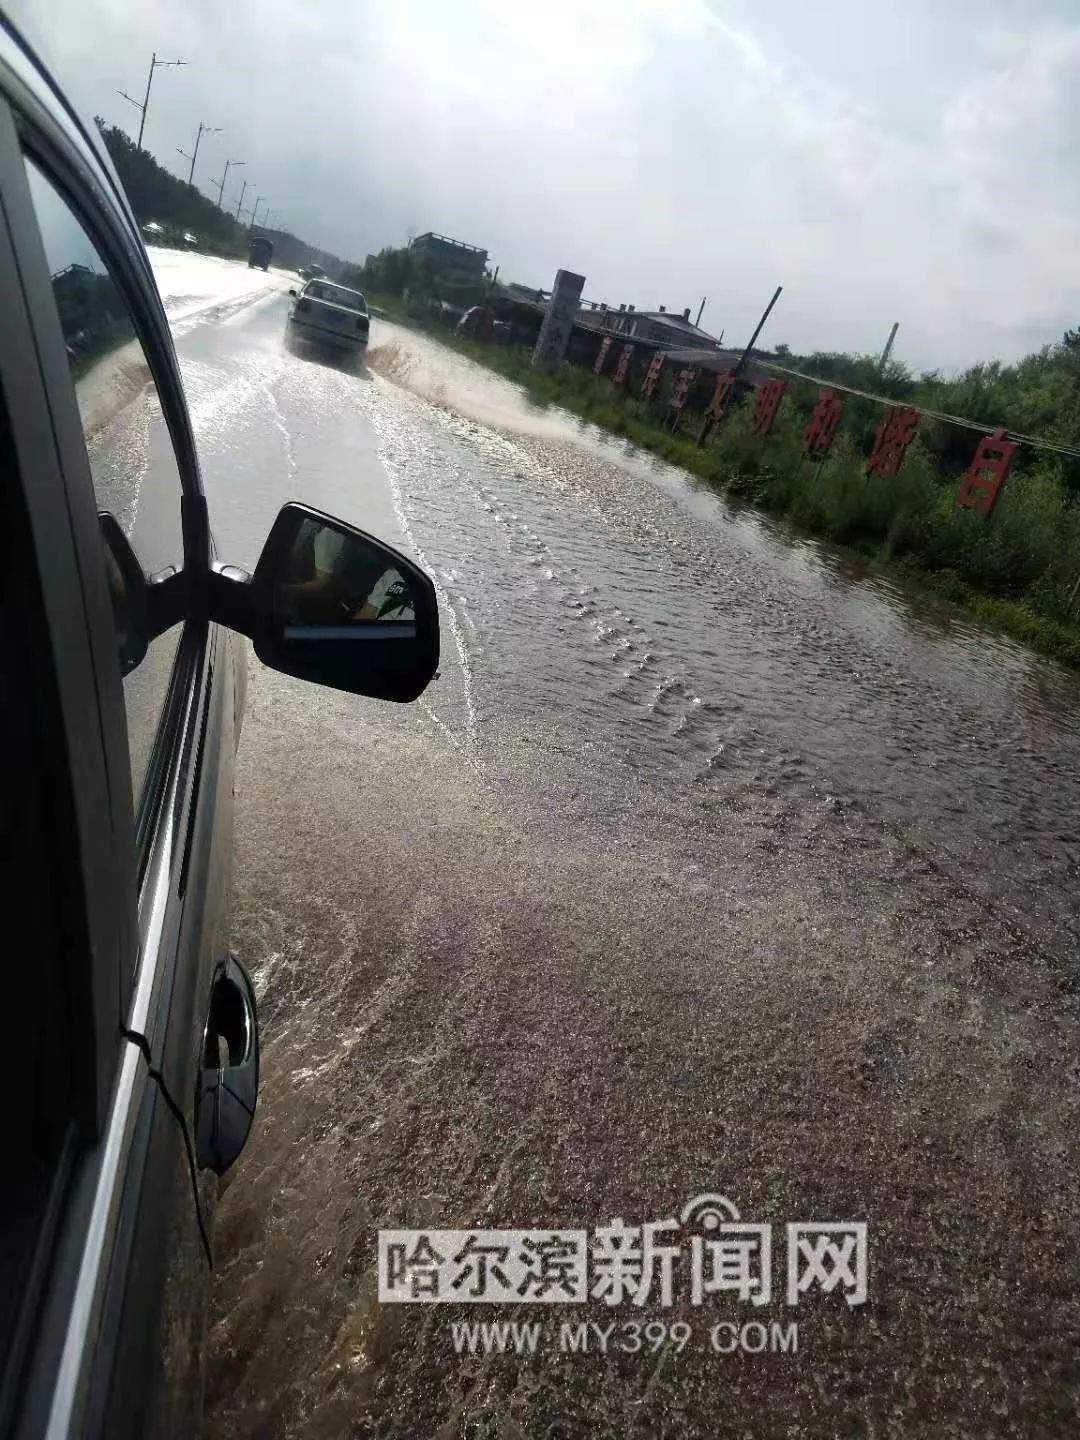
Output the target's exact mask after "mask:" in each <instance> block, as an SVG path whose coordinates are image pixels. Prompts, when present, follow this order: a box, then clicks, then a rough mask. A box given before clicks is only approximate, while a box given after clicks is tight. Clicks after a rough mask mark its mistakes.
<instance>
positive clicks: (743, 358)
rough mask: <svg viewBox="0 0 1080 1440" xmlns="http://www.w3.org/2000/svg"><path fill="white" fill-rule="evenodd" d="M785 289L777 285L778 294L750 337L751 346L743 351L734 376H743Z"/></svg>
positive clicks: (767, 306) (767, 307)
mask: <svg viewBox="0 0 1080 1440" xmlns="http://www.w3.org/2000/svg"><path fill="white" fill-rule="evenodd" d="M783 288H784V287H783V286H782V285H777V287H776V292H775V294H774V295H773V297H772V299H771V300H770V301H769V303H768V305H766V306H765V314H764V315H762V317H761V319H760V320H759V321H758V323H757V329H756V330H755V331H754V333H753V335H751V336H750V344H749V345H747V347H746V349H745V350H744V351H743V353H742V355H741V356H740V357H739V361H738V364H737V365H736V366H735V369H734V371H733V372H732V373H733V374H735V375H741V374H742V372H743V369H744V368H745V366H746V362H747V360H749V359H750V352H751V350H753V348H754V342H755V341H756V340H757V338H758V336H759V335H760V334H761V332H762V330H764V328H765V321H766V320H768V318H769V316H770V315H771V314H772V308H773V306H774V305H775V304H776V302H777V300H779V299H780V292H781V291H782V290H783Z"/></svg>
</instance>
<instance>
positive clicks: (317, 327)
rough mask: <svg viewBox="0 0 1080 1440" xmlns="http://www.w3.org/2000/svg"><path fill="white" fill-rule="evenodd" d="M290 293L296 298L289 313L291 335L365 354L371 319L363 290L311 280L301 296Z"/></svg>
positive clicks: (293, 292) (293, 291)
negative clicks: (361, 292) (348, 288)
mask: <svg viewBox="0 0 1080 1440" xmlns="http://www.w3.org/2000/svg"><path fill="white" fill-rule="evenodd" d="M289 294H290V295H292V296H295V297H296V304H295V305H294V306H293V307H292V310H291V311H290V312H289V322H288V329H289V334H290V336H292V337H293V338H294V339H301V340H310V341H314V342H316V343H319V344H324V345H332V346H334V347H335V348H337V349H341V350H349V351H351V352H352V353H353V354H356V355H360V356H362V355H363V354H364V351H365V350H366V348H367V343H368V330H369V327H370V319H369V316H368V308H367V301H366V300H365V299H364V297H363V295H361V294H360V291H359V290H347V289H346V288H345V286H344V285H335V284H334V283H333V281H331V280H309V281H308V282H307V284H306V285H305V286H304V288H303V290H301V291H300V293H299V295H297V292H296V291H295V290H290V291H289Z"/></svg>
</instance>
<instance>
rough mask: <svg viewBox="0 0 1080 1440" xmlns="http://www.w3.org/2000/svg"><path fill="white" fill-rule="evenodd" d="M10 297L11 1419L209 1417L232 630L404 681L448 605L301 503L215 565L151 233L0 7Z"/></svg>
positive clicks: (147, 1421)
mask: <svg viewBox="0 0 1080 1440" xmlns="http://www.w3.org/2000/svg"><path fill="white" fill-rule="evenodd" d="M0 286H2V293H3V324H2V325H0V512H2V513H0V552H2V553H0V727H2V732H0V738H2V742H3V743H2V745H0V767H2V771H3V773H2V777H0V855H2V860H0V875H2V876H3V881H4V890H3V899H4V902H5V903H4V936H3V973H4V981H5V989H4V994H3V1002H4V1016H5V1037H4V1044H3V1047H2V1053H3V1062H2V1063H3V1080H4V1095H5V1110H6V1114H5V1125H4V1148H3V1180H2V1183H0V1433H2V1434H4V1435H15V1436H20V1437H21V1436H37V1435H45V1434H47V1435H49V1436H50V1437H57V1440H59V1437H62V1436H84V1435H87V1436H101V1437H108V1440H115V1437H121V1436H173V1435H176V1436H184V1437H190V1436H193V1435H195V1434H196V1433H197V1432H198V1429H199V1419H200V1409H201V1399H200V1374H201V1369H200V1350H201V1344H202V1335H203V1326H204V1317H205V1313H206V1298H207V1281H208V1277H209V1274H210V1265H211V1256H212V1246H213V1228H212V1227H213V1202H214V1197H215V1193H216V1183H217V1181H216V1177H217V1176H220V1175H221V1174H223V1173H224V1172H225V1171H226V1170H227V1169H228V1167H229V1166H230V1165H231V1164H232V1162H233V1161H234V1160H235V1159H236V1157H237V1155H238V1154H239V1153H240V1150H241V1148H242V1146H243V1144H244V1142H245V1140H246V1138H247V1135H248V1131H249V1129H250V1127H251V1125H252V1123H253V1116H254V1112H255V1108H256V1099H257V1093H258V1080H259V1046H258V1030H257V1024H256V1014H255V1000H254V994H253V990H252V985H251V982H250V980H249V979H248V977H247V975H246V974H245V973H244V970H243V968H242V967H241V965H240V964H239V963H238V961H237V960H236V958H235V957H234V956H232V955H231V954H230V953H229V950H228V917H227V911H226V900H227V895H228V891H229V870H230V851H231V824H232V797H233V766H234V757H235V753H236V746H237V743H238V739H239V734H240V722H241V714H242V710H243V700H244V669H243V663H242V660H243V650H244V649H245V648H246V647H244V646H243V642H242V641H241V640H240V638H239V637H240V636H247V637H248V638H249V639H250V640H251V642H252V643H253V645H254V649H255V652H256V654H257V655H258V656H259V657H260V658H261V659H262V660H263V661H264V662H265V663H266V664H267V665H269V666H272V667H274V668H277V669H279V670H283V671H285V672H287V673H289V674H291V675H296V676H300V677H303V678H306V679H308V680H312V681H317V682H319V683H322V684H325V685H332V686H336V687H338V688H340V689H343V690H347V691H352V692H355V693H360V694H367V695H374V696H378V697H380V698H383V699H387V700H398V701H407V700H411V699H414V698H415V697H416V696H417V695H418V694H419V693H420V691H421V690H422V689H423V688H424V686H425V685H426V684H427V682H428V680H429V679H430V678H431V676H432V675H433V674H434V671H435V667H436V664H437V659H438V615H437V610H436V603H435V592H434V589H433V587H432V585H431V582H430V580H429V579H428V578H427V576H426V575H424V573H423V572H422V571H421V570H419V569H418V568H417V567H415V566H414V565H413V564H412V563H411V562H410V561H408V560H407V559H405V558H404V557H402V556H400V555H398V554H397V553H396V552H394V551H393V550H390V549H389V548H387V547H386V546H384V545H382V544H381V543H380V542H379V541H377V540H375V539H373V538H372V537H369V536H365V535H363V534H362V533H361V532H359V531H357V530H355V529H353V528H351V527H350V526H348V525H345V524H343V523H341V522H340V521H337V520H335V519H333V518H332V517H330V516H325V515H321V514H319V513H318V512H316V511H313V510H310V509H308V508H307V507H305V506H303V505H299V504H290V505H287V506H286V507H285V508H284V509H283V510H282V511H281V513H280V514H279V516H278V518H277V520H276V521H275V523H274V526H273V528H272V530H271V533H270V536H269V538H268V539H267V542H266V545H265V547H264V549H263V552H262V555H261V558H260V560H259V563H258V565H257V567H256V569H255V572H254V574H253V575H248V574H247V573H246V572H244V571H242V570H239V569H236V568H234V567H230V566H229V565H228V564H226V563H225V560H227V557H224V559H219V558H218V557H217V556H216V555H215V552H214V548H213V543H212V539H211V534H210V528H209V522H208V517H207V505H206V499H205V496H204V492H203V486H202V482H201V479H200V474H199V462H198V458H197V454H196V449H195V443H194V439H193V436H192V430H191V423H190V420H189V416H188V410H187V406H186V403H185V398H184V391H183V387H182V384H181V379H180V371H179V368H178V365H177V360H176V355H175V353H174V350H173V345H172V340H171V337H170V334H169V329H168V325H167V323H166V320H165V314H164V311H163V309H162V306H161V303H160V300H159V297H158V294H157V290H156V287H155V284H154V279H153V274H152V272H151V269H150V264H149V261H148V259H147V256H146V252H145V250H144V248H143V244H142V240H141V237H140V234H139V230H138V226H137V225H136V222H135V219H134V217H133V216H132V214H131V212H130V210H129V208H128V205H127V203H126V200H125V198H124V195H123V192H122V189H121V187H120V183H119V181H118V180H117V178H116V175H115V173H114V172H113V170H112V168H111V166H110V165H109V163H108V161H107V159H106V158H105V156H104V153H103V150H102V147H101V145H100V143H99V141H98V137H97V134H96V132H95V131H94V129H93V127H92V126H87V125H85V124H84V123H82V121H80V119H79V118H78V117H77V116H76V115H75V113H74V112H73V111H72V110H71V108H70V107H69V106H68V104H67V102H66V101H65V99H64V97H63V95H62V93H61V92H60V90H59V89H58V87H57V86H56V84H55V83H54V82H53V80H52V79H51V78H50V76H49V75H48V74H47V73H46V72H45V71H44V70H43V68H42V67H41V65H40V64H39V63H38V62H37V61H36V60H35V58H34V56H33V55H32V54H31V53H30V52H29V51H28V49H27V48H26V47H25V45H24V44H23V43H22V42H21V40H20V38H19V36H18V35H17V34H16V33H15V31H14V30H13V29H12V28H11V26H10V25H9V23H8V22H7V21H6V20H4V19H3V18H2V17H0ZM131 406H137V416H138V419H139V424H138V425H134V424H129V423H128V422H129V420H130V419H131V413H133V412H129V409H128V408H125V407H131ZM118 435H120V436H122V437H123V439H124V443H123V444H117V443H115V442H116V437H117V436H118ZM136 452H137V453H136Z"/></svg>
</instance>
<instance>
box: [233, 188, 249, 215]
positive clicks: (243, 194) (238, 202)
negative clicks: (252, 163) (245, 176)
mask: <svg viewBox="0 0 1080 1440" xmlns="http://www.w3.org/2000/svg"><path fill="white" fill-rule="evenodd" d="M247 188H248V182H247V181H246V180H245V181H244V183H243V185H242V186H241V187H240V199H239V200H237V202H236V219H237V221H239V219H240V206H241V205H243V203H244V196H245V195H246V194H247Z"/></svg>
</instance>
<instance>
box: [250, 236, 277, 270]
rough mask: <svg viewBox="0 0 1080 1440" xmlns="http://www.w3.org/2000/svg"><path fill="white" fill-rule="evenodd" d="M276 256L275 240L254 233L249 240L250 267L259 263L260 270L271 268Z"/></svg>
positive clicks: (252, 267)
mask: <svg viewBox="0 0 1080 1440" xmlns="http://www.w3.org/2000/svg"><path fill="white" fill-rule="evenodd" d="M273 258H274V242H273V241H272V240H268V239H267V237H266V236H265V235H252V237H251V239H250V240H249V241H248V269H249V270H252V269H254V267H255V266H256V265H257V266H258V267H259V269H260V270H269V269H270V261H271V260H272V259H273Z"/></svg>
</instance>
